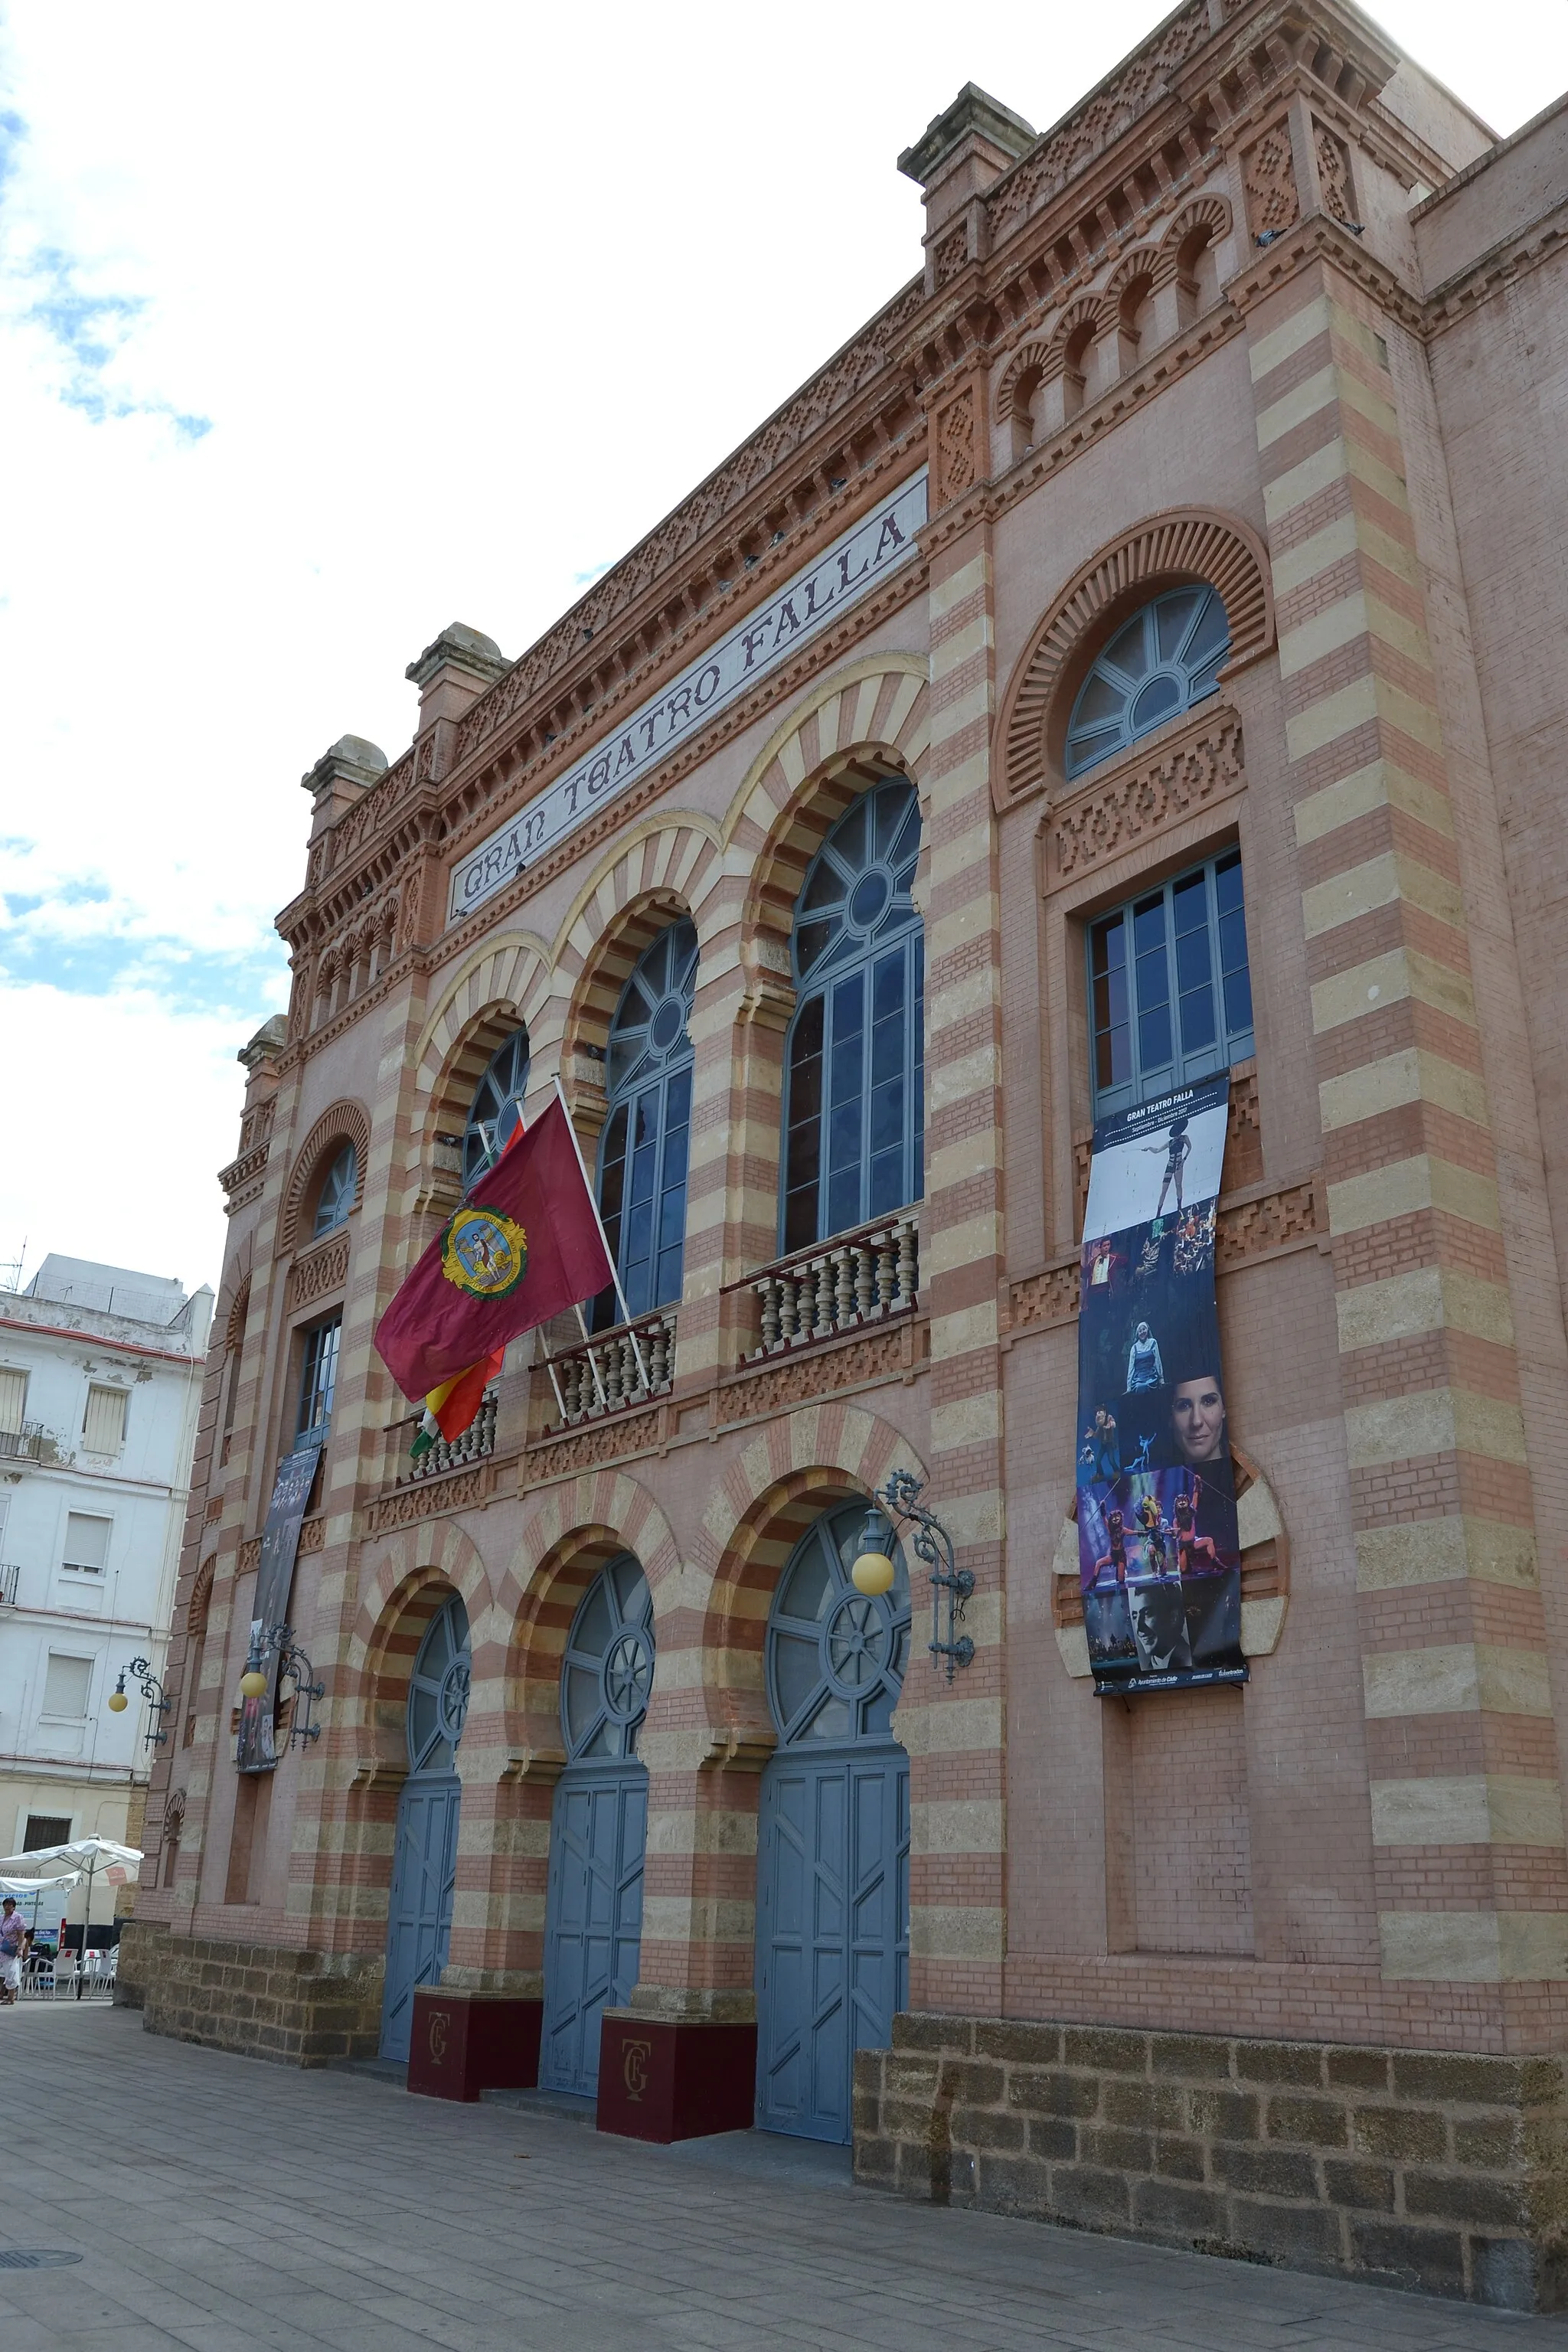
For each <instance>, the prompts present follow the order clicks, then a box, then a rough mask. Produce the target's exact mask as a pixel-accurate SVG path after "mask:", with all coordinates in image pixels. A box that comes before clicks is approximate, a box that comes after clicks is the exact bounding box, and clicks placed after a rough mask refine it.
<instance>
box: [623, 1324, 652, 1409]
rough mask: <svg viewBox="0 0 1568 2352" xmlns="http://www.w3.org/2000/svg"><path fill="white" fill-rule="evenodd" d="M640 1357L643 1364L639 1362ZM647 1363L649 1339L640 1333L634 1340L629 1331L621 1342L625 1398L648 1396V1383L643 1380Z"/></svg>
mask: <svg viewBox="0 0 1568 2352" xmlns="http://www.w3.org/2000/svg"><path fill="white" fill-rule="evenodd" d="M639 1355H640V1356H641V1358H642V1363H641V1364H639V1363H638V1361H637V1358H638V1356H639ZM646 1364H647V1338H646V1337H645V1335H644V1334H643V1333H642V1332H640V1331H639V1332H638V1333H637V1336H636V1338H635V1339H634V1337H633V1335H632V1334H631V1332H629V1331H628V1332H627V1333H626V1338H625V1339H623V1340H622V1341H621V1394H622V1395H623V1396H624V1397H631V1398H638V1399H640V1398H642V1397H645V1396H646V1395H647V1381H645V1380H644V1378H643V1366H644V1365H646Z"/></svg>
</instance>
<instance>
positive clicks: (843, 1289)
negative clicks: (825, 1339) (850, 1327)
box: [833, 1249, 855, 1331]
mask: <svg viewBox="0 0 1568 2352" xmlns="http://www.w3.org/2000/svg"><path fill="white" fill-rule="evenodd" d="M833 1270H834V1275H835V1276H836V1282H835V1290H834V1299H833V1320H834V1324H835V1327H836V1328H837V1329H838V1330H840V1331H842V1330H843V1328H844V1327H845V1325H846V1324H847V1322H848V1320H849V1318H850V1317H851V1316H852V1315H853V1314H854V1312H855V1252H854V1251H853V1249H838V1250H835V1251H834V1253H833Z"/></svg>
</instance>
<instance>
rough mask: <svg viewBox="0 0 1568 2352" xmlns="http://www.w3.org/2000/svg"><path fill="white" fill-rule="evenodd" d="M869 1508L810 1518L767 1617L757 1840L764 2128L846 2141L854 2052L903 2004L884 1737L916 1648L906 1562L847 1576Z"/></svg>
mask: <svg viewBox="0 0 1568 2352" xmlns="http://www.w3.org/2000/svg"><path fill="white" fill-rule="evenodd" d="M865 1523H866V1507H865V1505H864V1504H863V1503H861V1504H849V1505H847V1506H845V1507H842V1508H840V1509H837V1510H832V1511H827V1512H825V1513H824V1514H823V1516H822V1517H820V1518H819V1519H816V1520H815V1521H814V1522H813V1524H812V1525H811V1527H809V1528H807V1529H806V1532H805V1535H804V1536H803V1537H802V1538H801V1539H800V1541H799V1543H797V1544H796V1546H795V1550H794V1551H793V1552H792V1553H791V1555H790V1558H789V1561H788V1563H787V1565H786V1567H785V1569H784V1574H783V1576H782V1577H781V1578H780V1579H779V1585H778V1591H777V1592H776V1593H775V1594H774V1596H773V1609H772V1612H771V1613H770V1615H769V1618H768V1630H767V1679H768V1703H769V1705H770V1706H771V1707H772V1709H773V1721H774V1723H775V1725H776V1726H777V1727H778V1735H779V1744H778V1747H777V1748H776V1749H775V1750H774V1753H773V1757H772V1758H771V1759H770V1760H769V1763H768V1767H767V1769H766V1771H765V1772H764V1773H763V1788H762V1811H761V1819H760V1822H759V1825H758V1844H757V2122H758V2124H759V2125H760V2126H761V2127H762V2128H763V2130H764V2131H777V2132H794V2133H795V2134H796V2135H798V2136H799V2137H802V2138H805V2139H824V2140H834V2141H837V2142H839V2143H841V2144H842V2143H845V2142H847V2140H848V2138H849V2137H850V2086H851V2078H852V2074H853V2071H854V2063H855V2053H856V2051H857V2050H875V2049H880V2048H881V2047H883V2046H884V2045H885V2044H886V2043H887V2042H889V2041H890V2039H891V2038H892V2025H893V2016H894V2012H895V2011H898V2010H899V2009H901V2008H903V2007H904V2006H905V2005H906V2003H907V2001H908V1997H909V1952H910V1771H909V1759H908V1758H907V1757H906V1755H905V1753H904V1751H903V1749H902V1748H900V1746H899V1744H898V1742H897V1741H896V1740H895V1739H894V1738H893V1735H892V1731H891V1728H890V1725H891V1719H892V1712H893V1708H894V1707H895V1706H897V1704H898V1697H899V1692H900V1687H901V1685H902V1683H903V1678H904V1669H905V1666H906V1664H907V1663H908V1659H909V1648H910V1581H909V1575H908V1571H907V1570H906V1569H905V1566H904V1562H903V1559H902V1556H901V1554H895V1559H896V1564H897V1568H898V1574H897V1577H896V1578H895V1580H894V1583H893V1587H892V1590H891V1591H890V1592H889V1593H887V1594H885V1595H883V1596H881V1597H879V1598H878V1599H876V1600H871V1599H868V1597H867V1596H866V1595H865V1594H864V1593H860V1592H857V1591H856V1590H855V1587H854V1586H853V1584H851V1582H850V1580H849V1564H850V1562H851V1561H852V1560H853V1559H854V1558H855V1555H856V1553H857V1551H858V1549H859V1538H860V1533H861V1530H862V1528H864V1526H865Z"/></svg>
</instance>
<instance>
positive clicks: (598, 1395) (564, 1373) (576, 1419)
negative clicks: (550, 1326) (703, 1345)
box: [544, 1308, 675, 1435]
mask: <svg viewBox="0 0 1568 2352" xmlns="http://www.w3.org/2000/svg"><path fill="white" fill-rule="evenodd" d="M544 1369H545V1370H546V1372H547V1373H548V1374H549V1377H550V1384H551V1387H552V1391H553V1392H554V1402H555V1409H556V1412H557V1413H558V1415H559V1416H560V1417H559V1420H558V1421H557V1423H555V1428H556V1429H576V1428H579V1427H581V1425H582V1423H584V1422H587V1421H596V1420H598V1419H599V1418H600V1417H601V1416H602V1415H604V1414H605V1413H613V1412H628V1411H629V1410H630V1409H631V1407H632V1406H634V1405H639V1404H647V1402H649V1400H650V1399H651V1398H653V1397H657V1396H662V1395H663V1394H664V1393H665V1391H667V1390H668V1387H669V1384H670V1382H671V1381H673V1379H674V1378H675V1316H674V1313H673V1311H671V1310H670V1309H668V1308H660V1309H658V1311H657V1312H655V1313H654V1314H652V1315H638V1316H634V1317H633V1318H632V1320H631V1321H630V1322H629V1323H617V1324H616V1325H615V1326H614V1328H612V1329H610V1330H608V1331H596V1332H595V1334H594V1335H593V1337H592V1338H591V1339H584V1341H583V1342H582V1344H581V1345H580V1346H578V1347H575V1348H563V1349H560V1350H559V1351H558V1352H556V1353H554V1354H552V1355H549V1356H547V1357H546V1358H545V1360H544ZM550 1434H552V1435H553V1434H554V1430H552V1431H551V1432H550Z"/></svg>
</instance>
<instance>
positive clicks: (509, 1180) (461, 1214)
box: [375, 1097, 614, 1399]
mask: <svg viewBox="0 0 1568 2352" xmlns="http://www.w3.org/2000/svg"><path fill="white" fill-rule="evenodd" d="M613 1278H614V1276H613V1269H612V1267H611V1265H610V1261H609V1258H608V1256H607V1255H606V1254H605V1240H604V1234H603V1233H602V1231H601V1229H600V1225H599V1218H598V1212H597V1211H596V1209H595V1206H594V1201H593V1196H592V1194H591V1193H590V1192H589V1191H588V1185H587V1180H586V1178H585V1177H584V1173H583V1162H582V1160H580V1158H579V1157H578V1153H577V1142H576V1138H575V1137H574V1134H573V1132H572V1129H571V1126H570V1124H569V1122H568V1120H567V1117H566V1108H565V1105H564V1104H563V1102H562V1101H561V1100H560V1099H559V1097H558V1098H557V1099H556V1100H555V1101H554V1102H552V1104H551V1105H550V1107H549V1108H548V1109H546V1110H544V1111H542V1113H541V1114H540V1116H539V1118H536V1119H535V1120H534V1122H533V1125H532V1126H531V1128H530V1129H528V1131H527V1133H526V1134H525V1135H514V1136H513V1138H512V1139H511V1141H510V1144H509V1145H508V1146H507V1149H506V1150H505V1151H503V1152H502V1154H501V1156H500V1159H499V1160H497V1161H496V1164H495V1166H494V1167H493V1168H492V1169H490V1170H489V1172H488V1173H487V1174H486V1175H484V1176H483V1177H481V1178H480V1180H479V1183H478V1184H476V1185H475V1187H474V1189H473V1191H472V1192H471V1193H469V1195H468V1198H467V1199H466V1200H465V1201H464V1202H463V1204H462V1206H461V1208H459V1209H458V1210H456V1211H455V1212H454V1213H453V1214H452V1215H451V1216H450V1217H449V1218H448V1219H447V1223H446V1224H445V1225H444V1226H443V1227H442V1229H441V1231H440V1233H439V1234H437V1237H436V1239H435V1240H434V1241H433V1242H432V1243H431V1244H430V1246H429V1248H428V1249H427V1250H426V1253H425V1255H424V1256H423V1257H422V1258H421V1259H420V1261H419V1263H418V1265H416V1267H415V1269H414V1271H413V1273H412V1274H411V1275H410V1276H409V1277H408V1279H407V1281H406V1282H405V1284H404V1285H403V1286H402V1288H401V1289H400V1290H399V1291H398V1293H397V1295H396V1297H395V1298H394V1300H393V1302H392V1304H391V1306H390V1307H388V1308H387V1310H386V1312H385V1314H384V1316H383V1317H382V1318H381V1321H380V1322H379V1324H378V1325H377V1326H376V1330H375V1346H376V1349H377V1352H378V1353H379V1355H380V1357H381V1360H382V1361H383V1363H384V1364H385V1366H386V1368H387V1370H389V1371H390V1372H391V1374H392V1377H393V1379H394V1380H395V1381H396V1382H397V1385H398V1387H399V1388H400V1389H401V1390H402V1391H403V1393H404V1395H405V1396H408V1397H417V1398H420V1399H424V1398H425V1397H426V1396H428V1394H429V1392H430V1391H431V1390H432V1389H434V1388H438V1387H439V1386H440V1384H441V1382H442V1381H449V1380H451V1379H452V1378H453V1377H454V1376H455V1375H456V1374H457V1373H459V1372H465V1371H467V1370H468V1368H469V1366H470V1365H477V1364H478V1363H479V1359H480V1358H481V1357H483V1356H489V1355H492V1354H493V1353H494V1352H495V1350H496V1349H498V1348H504V1347H505V1345H506V1343H507V1341H508V1340H509V1339H516V1338H517V1336H518V1334H519V1333H520V1332H521V1331H531V1330H532V1329H533V1328H534V1326H535V1325H536V1324H539V1323H548V1322H549V1320H550V1318H551V1317H552V1315H559V1314H560V1313H561V1312H562V1310H563V1307H575V1306H577V1305H578V1304H580V1302H581V1301H582V1300H584V1299H585V1298H595V1297H597V1296H598V1294H599V1292H600V1291H601V1290H603V1289H604V1287H605V1284H606V1283H607V1282H609V1281H611V1280H612V1279H613Z"/></svg>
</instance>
